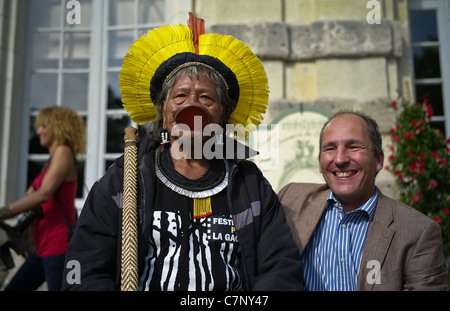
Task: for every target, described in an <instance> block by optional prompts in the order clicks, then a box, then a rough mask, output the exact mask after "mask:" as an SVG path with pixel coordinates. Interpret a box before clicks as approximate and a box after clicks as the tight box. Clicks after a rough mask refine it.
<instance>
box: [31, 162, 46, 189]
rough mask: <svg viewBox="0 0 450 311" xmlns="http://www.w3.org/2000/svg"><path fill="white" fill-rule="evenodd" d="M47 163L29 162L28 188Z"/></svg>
mask: <svg viewBox="0 0 450 311" xmlns="http://www.w3.org/2000/svg"><path fill="white" fill-rule="evenodd" d="M45 162H46V161H43V162H41V161H28V168H27V188H28V187H29V186H31V183H32V182H33V180H34V179H35V178H36V176H37V175H38V174H39V173H40V172H41V170H42V168H43V167H44V165H45Z"/></svg>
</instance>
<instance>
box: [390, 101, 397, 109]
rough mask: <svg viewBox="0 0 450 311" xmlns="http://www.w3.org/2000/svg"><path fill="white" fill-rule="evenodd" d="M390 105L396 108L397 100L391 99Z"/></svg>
mask: <svg viewBox="0 0 450 311" xmlns="http://www.w3.org/2000/svg"><path fill="white" fill-rule="evenodd" d="M391 106H392V108H394V109H396V108H397V101H395V100H393V101H392V102H391Z"/></svg>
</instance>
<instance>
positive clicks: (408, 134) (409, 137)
mask: <svg viewBox="0 0 450 311" xmlns="http://www.w3.org/2000/svg"><path fill="white" fill-rule="evenodd" d="M414 136H416V135H415V134H414V132H405V133H403V137H404V138H406V139H414Z"/></svg>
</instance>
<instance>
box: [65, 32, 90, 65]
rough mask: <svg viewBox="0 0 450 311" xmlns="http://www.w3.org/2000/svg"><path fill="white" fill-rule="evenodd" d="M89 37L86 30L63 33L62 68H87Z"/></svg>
mask: <svg viewBox="0 0 450 311" xmlns="http://www.w3.org/2000/svg"><path fill="white" fill-rule="evenodd" d="M90 43H91V37H90V34H89V33H88V32H68V33H66V34H65V35H64V61H63V64H64V68H88V67H89V57H90V51H91V48H90Z"/></svg>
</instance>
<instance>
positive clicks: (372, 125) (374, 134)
mask: <svg viewBox="0 0 450 311" xmlns="http://www.w3.org/2000/svg"><path fill="white" fill-rule="evenodd" d="M344 114H351V115H355V116H358V117H360V118H362V119H363V120H364V121H365V122H366V125H367V130H368V131H369V138H370V141H371V143H372V152H373V155H374V156H375V158H378V157H379V156H380V155H381V154H382V153H383V147H382V139H381V134H380V131H379V129H378V124H377V122H376V121H375V120H374V119H372V118H371V117H369V116H368V115H366V114H364V113H362V112H358V111H351V110H342V111H339V112H337V113H335V114H334V115H333V116H332V117H331V118H330V119H328V121H327V122H326V123H325V124H324V125H323V127H322V129H321V131H320V139H319V159H320V156H321V154H322V136H323V131H324V130H325V127H326V126H327V125H328V123H330V122H331V120H333V119H334V118H336V117H338V116H341V115H344Z"/></svg>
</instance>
